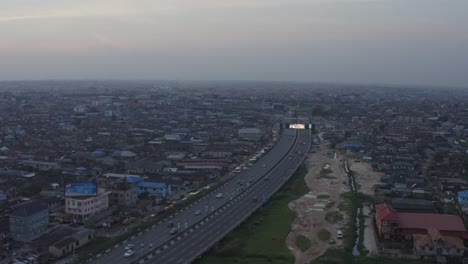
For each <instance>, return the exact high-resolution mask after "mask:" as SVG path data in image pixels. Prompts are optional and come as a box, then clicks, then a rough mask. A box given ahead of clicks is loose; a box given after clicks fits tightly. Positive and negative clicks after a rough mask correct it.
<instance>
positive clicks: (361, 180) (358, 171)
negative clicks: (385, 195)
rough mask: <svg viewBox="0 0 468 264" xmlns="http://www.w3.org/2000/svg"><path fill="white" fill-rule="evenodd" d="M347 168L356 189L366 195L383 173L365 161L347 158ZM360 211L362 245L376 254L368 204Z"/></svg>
mask: <svg viewBox="0 0 468 264" xmlns="http://www.w3.org/2000/svg"><path fill="white" fill-rule="evenodd" d="M348 163H349V168H350V169H351V170H352V171H353V172H354V176H355V179H356V183H357V185H358V191H359V192H362V193H364V194H367V195H371V196H373V195H374V191H375V186H376V185H377V184H378V183H379V182H380V177H382V176H383V175H384V173H382V172H377V171H374V169H372V166H371V164H369V163H367V162H362V161H361V162H356V161H355V160H349V161H348ZM362 210H363V211H362V212H363V215H364V241H363V244H364V247H365V248H366V249H367V250H368V251H369V255H377V254H378V249H377V242H376V237H375V228H374V222H373V221H372V219H373V214H371V210H370V208H369V206H368V205H365V206H363V208H362Z"/></svg>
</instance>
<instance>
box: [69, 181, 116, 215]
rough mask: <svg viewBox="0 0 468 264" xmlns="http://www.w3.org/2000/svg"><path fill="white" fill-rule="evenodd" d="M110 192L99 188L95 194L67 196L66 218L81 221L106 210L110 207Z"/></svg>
mask: <svg viewBox="0 0 468 264" xmlns="http://www.w3.org/2000/svg"><path fill="white" fill-rule="evenodd" d="M110 193H111V192H110V191H104V190H103V189H99V190H98V194H97V195H95V196H84V197H65V214H66V218H67V219H69V220H71V221H76V222H80V223H81V222H83V221H85V220H86V219H87V218H89V217H90V216H93V215H95V214H98V213H101V212H104V211H105V210H107V208H109V194H110Z"/></svg>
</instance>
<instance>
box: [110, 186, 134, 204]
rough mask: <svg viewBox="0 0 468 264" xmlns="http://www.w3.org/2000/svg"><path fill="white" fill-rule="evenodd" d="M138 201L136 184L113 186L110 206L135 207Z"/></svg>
mask: <svg viewBox="0 0 468 264" xmlns="http://www.w3.org/2000/svg"><path fill="white" fill-rule="evenodd" d="M137 200H138V196H137V188H136V186H135V185H134V184H131V183H129V182H128V181H127V182H125V183H119V184H115V185H113V186H112V192H111V194H110V196H109V204H111V205H119V206H124V207H129V206H135V205H136V203H137Z"/></svg>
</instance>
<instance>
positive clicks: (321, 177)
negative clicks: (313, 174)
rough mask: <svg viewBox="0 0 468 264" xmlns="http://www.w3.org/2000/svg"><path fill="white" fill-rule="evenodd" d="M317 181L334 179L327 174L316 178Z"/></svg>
mask: <svg viewBox="0 0 468 264" xmlns="http://www.w3.org/2000/svg"><path fill="white" fill-rule="evenodd" d="M317 179H328V180H333V179H336V177H335V176H330V175H327V174H323V175H322V174H321V175H319V176H318V177H317Z"/></svg>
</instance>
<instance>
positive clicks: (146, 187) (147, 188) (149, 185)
mask: <svg viewBox="0 0 468 264" xmlns="http://www.w3.org/2000/svg"><path fill="white" fill-rule="evenodd" d="M137 188H138V195H141V194H144V193H147V194H149V195H157V196H161V197H163V198H168V197H169V196H171V194H172V190H171V185H168V184H166V183H160V182H140V183H138V184H137Z"/></svg>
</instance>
